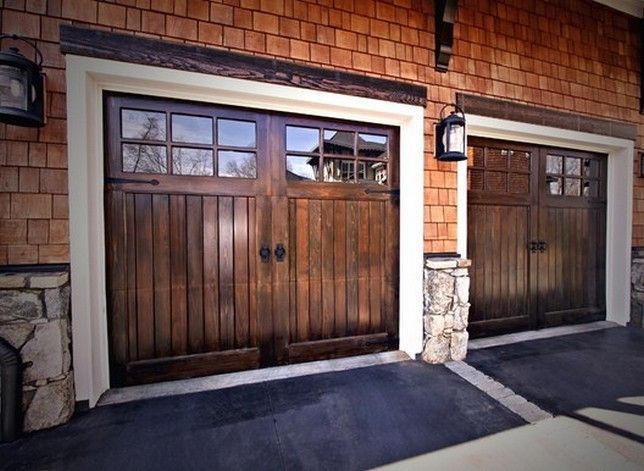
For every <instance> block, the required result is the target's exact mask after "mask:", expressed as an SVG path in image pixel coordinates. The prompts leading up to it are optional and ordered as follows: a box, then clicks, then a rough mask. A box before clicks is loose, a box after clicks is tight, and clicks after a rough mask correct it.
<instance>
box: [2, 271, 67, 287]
mask: <svg viewBox="0 0 644 471" xmlns="http://www.w3.org/2000/svg"><path fill="white" fill-rule="evenodd" d="M68 281H69V273H68V272H66V271H56V272H23V273H0V289H15V288H34V289H47V288H60V287H61V286H63V285H65V284H66V283H67V282H68Z"/></svg>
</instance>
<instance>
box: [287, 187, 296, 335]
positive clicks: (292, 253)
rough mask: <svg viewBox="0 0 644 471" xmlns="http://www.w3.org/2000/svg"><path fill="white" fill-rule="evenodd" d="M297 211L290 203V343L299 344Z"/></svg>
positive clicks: (290, 202)
mask: <svg viewBox="0 0 644 471" xmlns="http://www.w3.org/2000/svg"><path fill="white" fill-rule="evenodd" d="M296 237H297V211H296V209H295V200H294V199H289V201H288V253H289V254H290V256H289V257H288V267H289V271H288V279H289V306H288V311H289V343H291V342H297V251H298V248H297V240H296Z"/></svg>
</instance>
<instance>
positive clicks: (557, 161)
mask: <svg viewBox="0 0 644 471" xmlns="http://www.w3.org/2000/svg"><path fill="white" fill-rule="evenodd" d="M546 172H547V173H563V157H561V156H560V155H548V156H547V157H546ZM552 194H554V193H552Z"/></svg>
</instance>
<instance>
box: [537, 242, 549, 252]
mask: <svg viewBox="0 0 644 471" xmlns="http://www.w3.org/2000/svg"><path fill="white" fill-rule="evenodd" d="M538 248H539V252H541V253H543V252H545V251H546V249H547V248H548V244H547V243H546V241H545V240H540V241H539V244H538Z"/></svg>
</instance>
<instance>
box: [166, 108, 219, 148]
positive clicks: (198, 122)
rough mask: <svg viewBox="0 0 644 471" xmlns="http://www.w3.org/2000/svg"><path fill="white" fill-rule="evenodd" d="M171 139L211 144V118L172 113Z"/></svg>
mask: <svg viewBox="0 0 644 471" xmlns="http://www.w3.org/2000/svg"><path fill="white" fill-rule="evenodd" d="M172 140H173V141H174V142H187V143H191V144H212V118H208V117H204V116H187V115H183V114H173V115H172Z"/></svg>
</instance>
